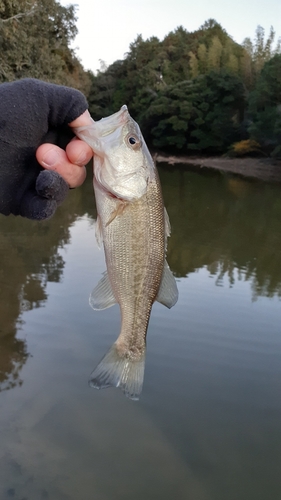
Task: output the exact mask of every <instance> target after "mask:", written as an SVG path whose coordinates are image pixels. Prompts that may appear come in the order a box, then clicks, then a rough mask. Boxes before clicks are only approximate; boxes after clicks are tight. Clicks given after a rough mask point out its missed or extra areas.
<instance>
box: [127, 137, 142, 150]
mask: <svg viewBox="0 0 281 500" xmlns="http://www.w3.org/2000/svg"><path fill="white" fill-rule="evenodd" d="M126 139H127V143H128V145H129V146H130V147H131V148H132V149H139V148H140V145H141V143H140V140H139V138H138V137H137V136H136V135H134V134H128V135H127V137H126Z"/></svg>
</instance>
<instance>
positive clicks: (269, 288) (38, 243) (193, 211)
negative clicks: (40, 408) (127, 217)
mask: <svg viewBox="0 0 281 500" xmlns="http://www.w3.org/2000/svg"><path fill="white" fill-rule="evenodd" d="M159 171H160V177H161V183H162V187H163V194H164V199H165V205H166V207H167V210H168V213H169V215H170V220H171V225H172V236H171V238H170V239H169V245H168V261H169V264H170V266H171V268H172V270H173V272H174V273H175V275H176V276H178V277H183V276H187V275H188V274H189V273H192V272H194V271H196V270H198V269H200V268H202V267H206V268H207V269H208V270H209V272H210V274H212V275H213V276H215V277H216V284H217V285H221V286H222V285H223V280H224V277H225V276H227V277H228V280H229V283H230V285H231V286H235V280H236V279H242V280H247V281H250V283H251V288H252V291H253V299H256V298H257V297H259V296H261V295H264V296H267V297H273V296H274V295H277V296H279V297H281V266H280V252H281V250H280V248H281V223H280V221H281V197H280V186H279V185H270V184H265V183H261V182H254V181H248V180H243V179H240V178H237V177H231V176H227V175H223V174H218V173H217V172H212V171H209V170H204V171H199V173H198V170H197V171H196V172H192V171H190V170H189V171H188V170H186V169H185V168H184V167H168V166H167V167H163V166H161V167H160V169H159ZM90 177H91V176H90V175H89V179H88V182H86V183H85V184H84V185H83V186H82V187H81V188H79V189H77V190H72V191H71V192H70V193H69V196H68V199H67V200H66V201H65V202H64V204H63V205H62V206H61V207H60V208H59V210H58V211H57V213H56V215H55V216H54V217H53V218H52V219H51V220H50V221H45V222H40V223H37V222H32V221H28V220H24V219H20V218H17V217H2V216H1V217H0V259H1V267H0V282H1V288H0V317H1V322H0V391H1V390H5V389H9V388H12V387H15V386H16V385H20V384H21V383H22V382H21V379H20V371H21V368H22V366H23V365H24V363H25V362H26V359H27V358H28V351H27V346H26V343H25V341H24V340H22V339H20V338H18V337H17V331H18V330H19V329H20V326H21V315H22V313H23V312H24V311H26V310H31V309H34V308H38V307H40V306H42V304H44V303H45V302H46V300H47V291H46V290H47V283H48V282H59V281H60V279H61V277H62V273H63V270H64V260H63V258H62V256H61V255H60V252H59V249H60V248H62V247H63V246H64V245H65V244H67V243H69V240H70V227H71V225H72V224H73V223H74V222H75V220H76V219H77V218H78V217H81V216H83V215H85V214H87V215H88V216H90V218H92V220H94V218H95V216H96V213H95V206H94V198H93V191H92V183H91V179H90Z"/></svg>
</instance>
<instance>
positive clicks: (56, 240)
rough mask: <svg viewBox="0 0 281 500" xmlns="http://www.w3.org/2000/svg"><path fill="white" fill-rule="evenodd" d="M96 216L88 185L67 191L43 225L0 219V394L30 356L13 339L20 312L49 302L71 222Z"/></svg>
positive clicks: (22, 343) (15, 379)
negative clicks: (48, 292) (51, 287)
mask: <svg viewBox="0 0 281 500" xmlns="http://www.w3.org/2000/svg"><path fill="white" fill-rule="evenodd" d="M85 213H88V214H89V215H90V216H93V217H94V216H95V207H94V199H93V193H92V183H91V182H90V179H89V182H87V183H85V185H84V186H83V187H82V188H80V189H77V190H71V192H70V193H69V195H68V198H67V200H66V201H65V202H64V204H63V205H62V206H61V207H60V208H59V209H58V210H57V213H56V214H55V216H54V217H53V218H52V219H51V220H49V221H45V222H34V221H30V220H25V219H22V218H19V217H13V216H10V217H4V216H0V262H1V266H0V282H1V288H0V318H1V321H0V392H1V391H3V390H6V389H10V388H12V387H15V386H16V385H20V384H21V383H22V381H21V379H20V370H21V368H22V366H23V365H24V363H25V361H26V360H27V358H28V352H27V346H26V342H25V341H24V340H21V339H20V338H17V331H18V329H19V328H20V325H21V314H22V312H24V311H27V310H31V309H33V308H38V307H40V306H42V304H44V302H45V301H46V300H47V293H46V288H47V283H48V282H59V281H60V279H61V277H62V273H63V269H64V260H63V258H62V256H61V255H60V254H59V253H58V250H59V248H62V247H63V246H64V245H65V244H66V243H68V242H69V239H70V227H71V225H72V224H73V222H74V221H75V220H76V219H77V217H80V216H82V215H84V214H85Z"/></svg>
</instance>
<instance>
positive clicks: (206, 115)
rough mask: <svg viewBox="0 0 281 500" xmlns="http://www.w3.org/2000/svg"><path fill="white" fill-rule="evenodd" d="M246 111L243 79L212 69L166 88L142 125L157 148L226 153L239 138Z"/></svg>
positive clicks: (151, 107) (151, 105)
mask: <svg viewBox="0 0 281 500" xmlns="http://www.w3.org/2000/svg"><path fill="white" fill-rule="evenodd" d="M243 111H244V86H243V84H242V81H241V80H240V79H239V78H238V77H234V76H233V75H232V74H230V73H226V72H224V73H222V74H219V73H217V72H212V73H209V74H208V75H204V76H203V75H201V76H199V77H197V78H195V79H194V80H191V81H185V82H180V83H178V84H176V85H173V86H169V87H167V88H166V89H164V90H163V91H162V92H160V93H159V95H158V97H157V98H155V99H152V101H151V104H150V106H149V108H148V109H147V112H146V113H145V114H144V115H143V122H142V123H141V124H142V126H143V128H144V131H145V133H146V136H147V137H148V138H150V141H151V143H152V145H153V146H155V147H159V148H163V149H175V148H176V149H178V150H182V151H187V150H189V151H191V150H193V151H200V152H206V153H215V152H223V151H225V150H226V148H227V147H228V146H229V145H230V144H231V143H232V142H234V141H235V140H238V138H239V126H240V123H241V121H242V118H243Z"/></svg>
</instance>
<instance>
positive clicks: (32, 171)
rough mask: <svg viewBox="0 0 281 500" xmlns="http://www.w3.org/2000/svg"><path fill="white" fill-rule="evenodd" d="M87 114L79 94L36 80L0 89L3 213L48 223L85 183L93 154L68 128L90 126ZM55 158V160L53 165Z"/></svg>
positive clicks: (0, 197)
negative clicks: (70, 193)
mask: <svg viewBox="0 0 281 500" xmlns="http://www.w3.org/2000/svg"><path fill="white" fill-rule="evenodd" d="M86 109H87V101H86V99H85V97H84V96H83V94H81V92H79V91H78V90H74V89H71V88H68V87H64V86H61V85H54V84H49V83H45V82H41V81H39V80H34V79H23V80H19V81H15V82H11V83H3V84H1V85H0V212H1V213H2V214H4V215H9V214H10V213H12V214H14V215H22V216H24V217H28V218H31V219H37V220H42V219H46V218H49V217H51V216H52V215H53V214H54V212H55V210H56V208H57V206H58V204H60V203H61V202H62V201H63V199H64V198H65V196H66V194H67V192H68V189H69V186H70V187H75V186H77V185H79V184H81V183H82V182H83V180H84V178H85V170H84V167H83V164H85V163H87V162H88V161H89V159H90V158H91V156H92V152H91V150H90V148H89V147H88V146H87V145H86V144H84V143H83V142H82V141H79V140H78V139H74V134H73V132H72V131H71V127H69V124H70V125H71V126H77V124H78V125H79V126H81V125H87V124H88V121H89V120H90V116H89V114H88V112H87V111H86ZM54 153H56V155H57V156H56V157H55V158H54V156H53V160H54V159H55V161H53V162H51V164H50V160H51V159H52V158H51V156H52V155H54ZM83 155H84V157H83ZM41 165H42V166H43V167H44V168H45V170H43V169H42V167H41Z"/></svg>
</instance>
